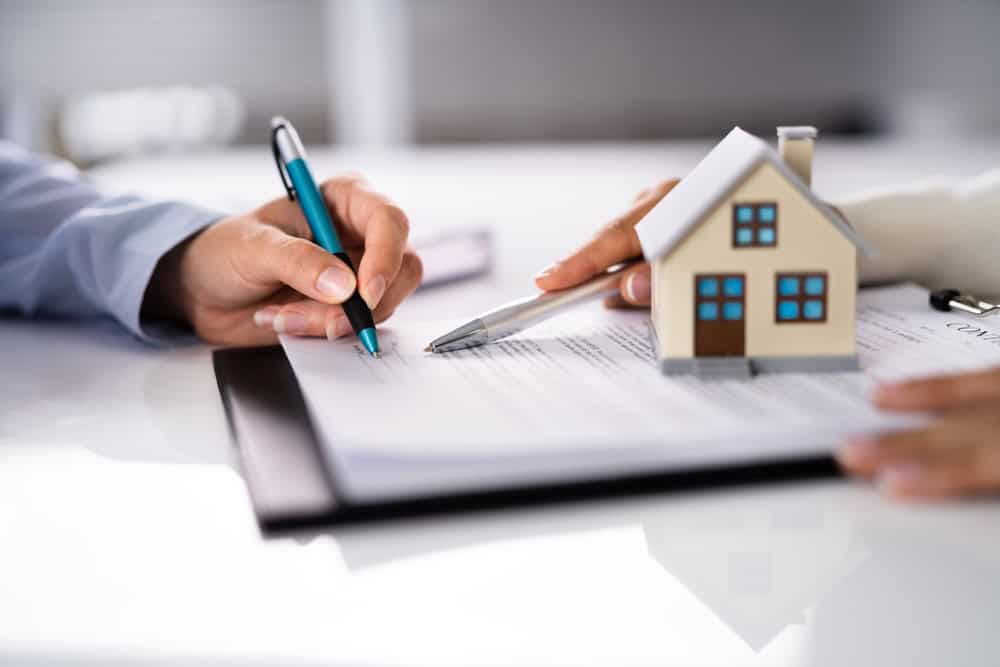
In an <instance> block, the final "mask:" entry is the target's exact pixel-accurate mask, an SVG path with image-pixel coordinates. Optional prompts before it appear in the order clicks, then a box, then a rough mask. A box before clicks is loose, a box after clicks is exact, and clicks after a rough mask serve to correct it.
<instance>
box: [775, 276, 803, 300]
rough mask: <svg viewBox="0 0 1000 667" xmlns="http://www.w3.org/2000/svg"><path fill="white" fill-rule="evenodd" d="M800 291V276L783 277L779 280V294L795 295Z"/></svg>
mask: <svg viewBox="0 0 1000 667" xmlns="http://www.w3.org/2000/svg"><path fill="white" fill-rule="evenodd" d="M798 293H799V279H798V278H789V277H785V278H781V279H780V280H779V281H778V294H780V295H781V296H795V295H796V294H798Z"/></svg>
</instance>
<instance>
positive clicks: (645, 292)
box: [619, 262, 652, 306]
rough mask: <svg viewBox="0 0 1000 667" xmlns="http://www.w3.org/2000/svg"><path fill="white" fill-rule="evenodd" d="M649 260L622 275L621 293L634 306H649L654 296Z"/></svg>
mask: <svg viewBox="0 0 1000 667" xmlns="http://www.w3.org/2000/svg"><path fill="white" fill-rule="evenodd" d="M650 273H651V272H650V268H649V263H648V262H643V263H642V264H639V265H638V266H634V267H632V268H630V269H629V270H628V271H626V272H625V275H623V276H622V281H621V283H619V284H620V285H621V288H620V289H621V295H622V298H623V299H625V301H627V302H628V303H630V304H631V305H633V306H648V305H649V302H650V300H651V298H652V283H651V282H650Z"/></svg>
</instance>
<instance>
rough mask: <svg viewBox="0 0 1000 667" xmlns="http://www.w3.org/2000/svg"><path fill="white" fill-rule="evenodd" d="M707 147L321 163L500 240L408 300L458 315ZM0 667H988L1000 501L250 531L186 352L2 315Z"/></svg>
mask: <svg viewBox="0 0 1000 667" xmlns="http://www.w3.org/2000/svg"><path fill="white" fill-rule="evenodd" d="M704 148H705V145H704V144H673V145H667V144H659V145H631V146H613V145H598V146H584V147H558V146H537V147H530V146H529V147H514V148H489V147H487V148H446V149H434V150H420V151H409V152H400V153H386V154H381V155H357V154H349V153H334V152H329V151H326V152H324V151H314V153H315V155H314V157H313V162H314V168H315V170H316V171H317V172H319V173H333V172H334V171H335V170H339V169H346V168H352V169H359V170H362V171H364V172H366V173H368V174H369V175H371V177H372V178H373V180H374V182H375V184H376V185H377V186H379V187H380V188H382V189H384V190H386V191H388V192H391V193H393V194H394V195H395V197H396V198H397V200H398V201H399V202H400V203H401V204H402V205H403V206H404V208H405V209H407V210H408V211H409V213H410V214H411V218H412V220H413V229H414V235H415V236H417V237H419V236H420V235H421V234H426V233H430V232H431V231H433V230H437V229H442V228H448V227H454V226H457V225H462V224H485V225H490V226H492V227H493V228H494V229H495V231H496V236H497V270H496V271H495V273H494V274H493V276H492V277H490V278H488V279H483V280H479V281H476V282H473V283H468V284H466V285H464V286H455V287H450V288H445V289H442V290H438V291H429V292H427V293H425V294H421V295H418V296H416V297H415V298H414V299H413V300H411V301H410V302H408V303H407V304H405V305H404V307H403V308H401V309H400V311H399V314H398V317H399V318H400V321H403V322H405V321H406V320H407V319H410V320H415V319H421V318H425V317H429V316H434V317H447V316H451V315H455V316H462V315H466V314H468V313H469V312H470V311H471V310H475V309H478V308H481V307H483V306H488V305H492V304H493V303H494V302H495V301H496V300H497V299H499V298H505V297H509V296H516V295H519V294H521V293H523V292H524V291H525V289H526V288H527V287H528V286H529V282H528V277H529V276H530V275H531V274H532V273H533V272H534V270H536V269H538V268H540V267H541V265H542V264H543V263H544V262H545V261H546V260H548V259H551V258H552V257H554V256H555V255H556V254H558V253H560V252H563V251H566V250H568V249H569V248H571V247H572V246H574V245H575V244H577V243H578V242H580V241H581V240H583V239H584V238H585V237H586V235H587V234H589V233H590V231H591V230H592V229H593V228H595V227H596V226H597V225H598V224H599V223H600V222H602V221H604V220H606V219H608V218H610V217H611V216H612V215H613V214H614V213H616V212H617V211H619V210H620V209H621V208H622V207H623V205H624V203H625V202H626V201H627V200H628V199H630V198H631V196H632V195H633V194H634V193H635V191H637V190H638V189H639V188H640V187H642V186H643V185H644V184H648V183H650V182H652V181H654V180H655V179H658V178H663V177H667V176H670V175H675V174H683V173H684V172H685V171H687V170H688V169H690V167H691V166H692V165H693V164H694V162H695V161H696V160H697V159H698V158H699V156H700V155H701V153H702V152H703V150H704ZM997 155H1000V144H998V143H996V142H993V143H989V142H985V143H979V144H969V145H964V146H955V145H950V144H948V143H947V142H940V143H939V144H938V145H933V144H931V145H923V146H912V145H904V144H898V143H880V144H834V143H833V142H826V143H824V142H822V141H821V142H820V144H819V146H818V149H817V164H816V167H815V179H816V181H817V186H818V189H819V191H820V192H821V194H823V195H827V196H830V195H837V194H841V193H844V192H849V191H852V190H855V189H858V188H860V187H868V186H871V185H875V184H891V183H903V182H908V181H912V180H915V179H923V178H927V177H930V176H934V175H942V176H944V177H947V178H962V177H971V176H973V175H975V174H976V173H977V172H978V171H982V170H983V169H985V168H987V167H988V166H992V165H991V163H990V161H991V159H995V156H997ZM94 175H95V178H96V179H97V180H98V181H99V182H100V183H102V184H103V185H105V186H107V187H109V188H112V189H137V190H141V191H145V192H148V193H151V194H155V195H161V196H175V197H187V198H191V199H196V200H199V201H202V202H204V203H208V204H215V205H222V206H226V205H244V204H251V203H253V202H255V201H257V200H260V199H261V198H262V197H267V196H271V195H275V196H276V195H278V194H279V193H280V190H279V186H278V183H277V179H276V176H275V175H274V174H273V164H272V163H271V162H270V159H269V157H268V156H267V155H266V154H265V153H264V152H263V150H246V151H240V152H235V153H231V154H227V155H200V156H193V157H171V158H162V159H157V160H147V161H137V162H127V163H120V164H118V165H113V166H110V167H104V168H102V169H100V170H97V171H96V172H95V174H94ZM0 368H2V369H3V371H2V381H0V663H4V664H29V663H43V664H50V663H57V664H64V663H69V664H102V665H106V664H132V663H135V662H143V664H146V663H151V664H172V663H181V664H195V663H209V664H212V665H225V664H254V665H256V664H281V665H293V664H309V665H312V664H344V665H355V664H364V665H403V664H419V665H479V664H565V665H570V664H572V665H576V664H599V665H611V664H613V665H626V664H650V665H653V664H655V665H665V664H678V665H744V664H746V665H758V664H760V665H830V666H836V667H842V666H845V665H868V664H871V665H888V664H901V665H902V664H905V665H945V664H947V665H987V664H997V663H998V661H1000V657H998V656H1000V632H997V628H998V627H1000V626H998V623H1000V504H998V503H997V502H995V501H978V502H968V503H950V504H942V505H936V506H900V505H892V504H888V503H885V502H883V501H882V500H881V499H880V498H879V497H878V496H877V495H876V494H875V493H874V492H873V491H872V490H871V489H870V488H868V487H867V486H866V485H865V484H863V483H856V482H845V481H839V480H828V481H823V482H811V483H798V484H785V485H775V486H768V487H756V488H753V489H728V490H719V491H703V492H698V493H685V494H664V495H660V496H649V497H643V498H638V499H635V498H633V499H629V500H607V501H601V502H589V503H584V504H572V505H566V506H556V507H548V508H544V509H533V510H518V511H508V512H496V513H490V514H479V515H467V516H463V517H453V518H438V519H432V520H420V521H407V522H396V523H392V524H386V525H381V526H378V527H366V528H353V529H343V530H335V531H330V532H325V533H320V534H317V535H315V536H311V537H298V538H283V539H277V540H263V539H261V537H260V536H259V535H258V533H257V530H256V527H255V524H254V521H253V517H252V514H251V510H250V506H249V503H248V500H247V496H246V492H245V489H244V487H243V484H242V481H241V479H240V478H239V476H238V474H237V472H235V468H234V466H233V464H232V452H231V445H230V442H229V437H228V434H227V431H226V425H225V420H224V416H223V412H222V407H221V405H220V402H219V400H218V394H217V391H216V387H215V381H214V377H213V375H212V369H211V363H210V350H209V349H208V348H207V347H192V348H184V349H172V350H153V349H149V348H146V347H143V346H142V345H141V344H139V343H137V342H134V341H132V340H131V339H129V338H128V337H127V336H124V335H122V334H121V332H120V331H118V330H117V329H116V328H115V327H114V326H113V325H111V324H96V325H95V324H91V325H84V326H81V325H75V324H72V323H65V322H29V321H23V320H18V319H10V318H8V319H4V320H0Z"/></svg>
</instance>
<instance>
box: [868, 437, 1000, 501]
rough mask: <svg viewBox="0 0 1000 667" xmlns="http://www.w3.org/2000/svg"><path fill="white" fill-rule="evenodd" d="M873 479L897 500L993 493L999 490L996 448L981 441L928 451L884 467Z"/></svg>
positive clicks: (999, 455) (999, 452) (999, 451)
mask: <svg viewBox="0 0 1000 667" xmlns="http://www.w3.org/2000/svg"><path fill="white" fill-rule="evenodd" d="M876 480H877V484H878V486H879V490H880V491H882V492H883V493H885V494H886V495H889V496H892V497H894V498H900V499H912V498H945V497H953V496H960V495H967V494H970V493H976V492H993V493H995V492H997V491H1000V447H997V446H995V444H994V443H993V442H984V443H980V444H979V445H976V446H972V447H962V448H957V449H955V450H954V451H950V452H947V454H944V453H942V452H937V453H932V454H930V455H928V456H924V457H919V458H916V459H913V460H911V461H906V462H903V463H900V464H895V465H889V466H885V467H884V468H883V469H881V470H880V471H879V473H878V476H877V478H876Z"/></svg>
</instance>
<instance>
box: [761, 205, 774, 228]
mask: <svg viewBox="0 0 1000 667" xmlns="http://www.w3.org/2000/svg"><path fill="white" fill-rule="evenodd" d="M757 221H758V222H761V223H764V224H765V225H768V224H771V223H772V222H774V207H773V206H761V207H760V208H759V209H758V210H757Z"/></svg>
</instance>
